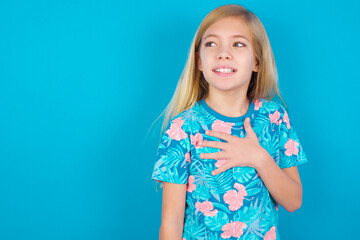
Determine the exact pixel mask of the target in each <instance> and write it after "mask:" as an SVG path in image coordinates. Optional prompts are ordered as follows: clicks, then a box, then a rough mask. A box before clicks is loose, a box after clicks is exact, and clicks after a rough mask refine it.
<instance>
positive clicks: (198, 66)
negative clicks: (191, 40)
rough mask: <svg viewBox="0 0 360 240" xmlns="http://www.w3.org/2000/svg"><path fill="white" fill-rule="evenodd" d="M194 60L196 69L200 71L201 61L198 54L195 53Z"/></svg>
mask: <svg viewBox="0 0 360 240" xmlns="http://www.w3.org/2000/svg"><path fill="white" fill-rule="evenodd" d="M195 58H196V63H197V66H196V67H197V68H198V69H199V70H200V71H202V66H201V59H200V55H199V52H196V53H195Z"/></svg>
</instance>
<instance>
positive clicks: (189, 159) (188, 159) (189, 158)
mask: <svg viewBox="0 0 360 240" xmlns="http://www.w3.org/2000/svg"><path fill="white" fill-rule="evenodd" d="M185 161H188V162H189V163H191V155H190V153H188V152H187V153H185Z"/></svg>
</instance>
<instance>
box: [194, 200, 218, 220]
mask: <svg viewBox="0 0 360 240" xmlns="http://www.w3.org/2000/svg"><path fill="white" fill-rule="evenodd" d="M195 207H196V210H198V211H200V212H202V213H203V214H204V216H209V217H213V216H215V215H216V214H217V213H218V210H217V209H215V210H213V209H214V206H213V204H212V202H210V201H204V202H202V203H201V202H196V203H195ZM212 210H213V211H212Z"/></svg>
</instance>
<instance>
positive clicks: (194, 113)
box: [152, 4, 307, 240]
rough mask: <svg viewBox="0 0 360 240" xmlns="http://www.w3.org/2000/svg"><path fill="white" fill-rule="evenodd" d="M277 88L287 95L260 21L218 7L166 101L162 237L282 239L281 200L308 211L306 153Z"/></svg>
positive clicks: (160, 157) (160, 173) (238, 9)
mask: <svg viewBox="0 0 360 240" xmlns="http://www.w3.org/2000/svg"><path fill="white" fill-rule="evenodd" d="M274 92H275V93H276V94H277V95H278V96H279V97H280V98H281V96H280V94H279V90H278V87H277V71H276V66H275V60H274V57H273V53H272V50H271V46H270V43H269V39H268V37H267V35H266V32H265V29H264V27H263V25H262V23H261V22H260V20H259V19H258V18H257V17H256V16H255V15H254V13H252V12H251V11H249V10H247V9H245V8H244V7H242V6H239V5H236V4H230V5H223V6H220V7H218V8H216V9H214V10H213V11H211V12H210V13H209V14H208V15H207V16H206V17H205V19H204V20H203V21H202V22H201V24H200V27H199V29H198V30H197V32H196V34H195V38H194V40H193V42H192V44H191V49H190V52H189V58H188V60H187V63H186V66H185V69H184V71H183V73H182V75H181V78H180V80H179V83H178V85H177V88H176V91H175V94H174V96H173V98H172V100H171V102H170V103H169V105H168V106H167V109H166V117H165V119H164V124H163V127H164V126H166V130H165V131H164V132H162V133H161V134H162V137H161V142H160V144H159V148H158V152H157V161H156V162H155V166H154V170H153V173H152V179H153V180H155V181H158V182H161V183H162V185H163V199H162V201H163V202H162V219H161V227H160V239H161V240H165V239H171V240H173V239H186V240H190V239H207V240H212V239H213V240H215V239H249V240H250V239H251V240H254V239H267V240H270V239H272V240H274V239H280V236H279V232H278V204H280V205H281V206H282V207H284V208H285V209H286V210H287V211H289V212H293V211H295V210H297V209H299V208H300V206H301V203H302V186H301V181H300V177H299V174H298V169H297V166H298V165H299V164H302V163H305V162H307V158H306V155H305V153H304V151H303V149H302V146H301V144H300V141H299V139H298V137H297V135H296V132H295V130H294V126H293V124H292V122H291V121H290V120H289V115H288V113H287V111H286V110H285V108H284V107H283V106H282V105H281V104H278V103H276V102H274V101H271V99H272V97H274ZM281 99H282V98H281ZM285 106H286V104H285ZM169 119H170V120H169ZM162 130H163V129H162Z"/></svg>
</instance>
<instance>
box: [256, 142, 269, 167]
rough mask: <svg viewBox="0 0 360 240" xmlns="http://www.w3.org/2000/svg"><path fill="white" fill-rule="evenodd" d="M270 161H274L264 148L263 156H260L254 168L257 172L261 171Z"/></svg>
mask: <svg viewBox="0 0 360 240" xmlns="http://www.w3.org/2000/svg"><path fill="white" fill-rule="evenodd" d="M268 161H273V158H272V157H271V155H270V154H269V152H268V151H266V149H265V148H263V147H262V151H261V154H260V155H259V158H258V159H257V161H255V163H254V168H255V169H256V170H260V169H261V168H262V167H263V166H264V165H266V163H267V162H268Z"/></svg>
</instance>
